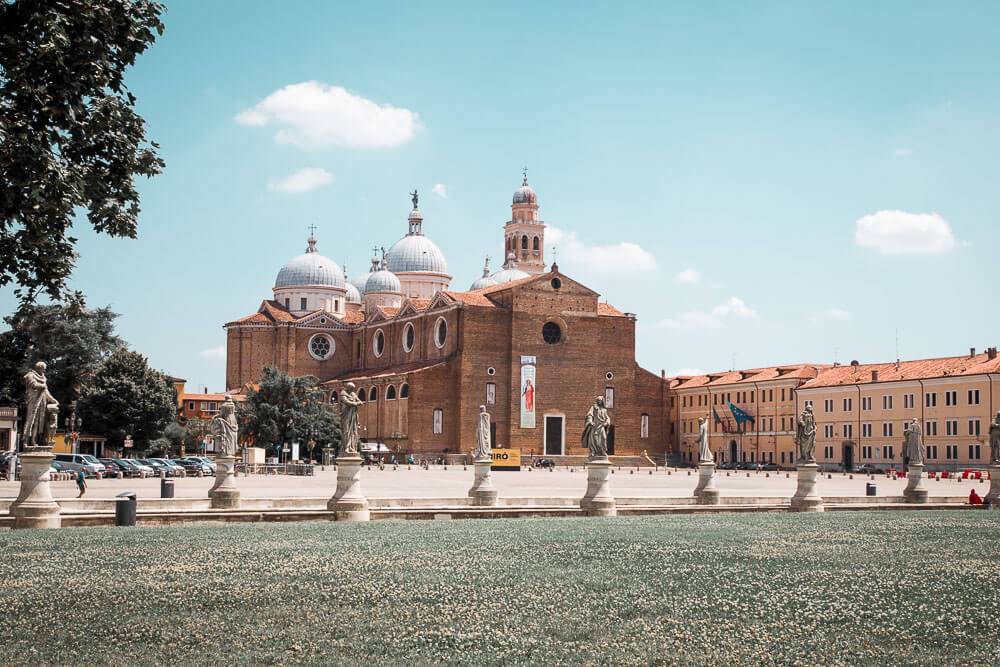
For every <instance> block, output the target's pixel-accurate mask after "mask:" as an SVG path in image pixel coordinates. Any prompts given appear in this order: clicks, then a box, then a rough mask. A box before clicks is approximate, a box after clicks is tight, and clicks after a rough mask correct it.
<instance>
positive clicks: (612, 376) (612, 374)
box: [604, 371, 615, 380]
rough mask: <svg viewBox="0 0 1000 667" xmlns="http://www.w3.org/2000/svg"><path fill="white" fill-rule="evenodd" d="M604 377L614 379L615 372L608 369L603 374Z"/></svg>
mask: <svg viewBox="0 0 1000 667" xmlns="http://www.w3.org/2000/svg"><path fill="white" fill-rule="evenodd" d="M604 377H605V378H607V379H608V380H612V379H614V377H615V374H614V373H612V372H611V371H608V372H607V373H605V374H604Z"/></svg>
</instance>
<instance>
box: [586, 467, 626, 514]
mask: <svg viewBox="0 0 1000 667" xmlns="http://www.w3.org/2000/svg"><path fill="white" fill-rule="evenodd" d="M610 476H611V461H609V460H608V459H606V458H604V459H597V460H594V461H587V493H586V494H584V496H583V498H581V499H580V509H581V510H583V513H584V514H585V515H586V516H616V515H617V514H618V511H617V510H616V509H615V498H614V496H612V495H611V487H610V486H609V485H608V478H609V477H610Z"/></svg>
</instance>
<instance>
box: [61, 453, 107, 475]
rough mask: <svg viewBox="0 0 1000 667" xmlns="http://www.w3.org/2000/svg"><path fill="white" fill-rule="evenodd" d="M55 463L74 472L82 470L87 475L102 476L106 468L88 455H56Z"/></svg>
mask: <svg viewBox="0 0 1000 667" xmlns="http://www.w3.org/2000/svg"><path fill="white" fill-rule="evenodd" d="M56 461H59V463H62V464H63V465H64V466H66V467H67V468H69V469H70V470H72V471H73V472H76V471H77V470H83V471H84V472H86V473H87V474H88V475H104V474H105V473H107V472H108V469H107V467H105V465H104V464H103V463H101V462H100V461H98V460H97V458H96V457H94V456H91V455H90V454H56Z"/></svg>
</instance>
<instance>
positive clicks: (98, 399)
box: [77, 348, 177, 451]
mask: <svg viewBox="0 0 1000 667" xmlns="http://www.w3.org/2000/svg"><path fill="white" fill-rule="evenodd" d="M176 410H177V391H176V390H175V389H174V384H173V382H172V381H171V379H170V378H169V377H168V376H166V375H164V374H163V373H160V372H159V371H155V370H153V369H151V368H150V367H149V364H148V363H147V362H146V357H144V356H142V355H141V354H139V353H138V352H132V351H130V350H127V349H125V348H121V349H119V350H118V351H116V352H114V353H113V354H112V355H111V356H109V357H108V358H107V359H105V360H104V362H103V363H102V364H101V365H100V366H99V367H98V368H97V370H96V372H95V373H94V376H93V377H92V378H90V379H89V381H88V382H87V383H86V384H85V385H84V388H83V391H82V392H81V393H80V400H79V403H78V407H77V412H78V413H79V414H80V417H81V418H82V419H83V422H84V423H85V424H86V425H87V430H88V431H96V432H98V433H103V434H104V435H105V436H107V438H108V441H109V444H111V445H112V446H116V447H120V446H121V445H122V443H123V442H124V440H125V436H126V435H128V434H131V435H132V439H133V440H134V441H135V445H134V446H135V448H136V450H138V451H143V450H146V449H148V448H149V446H150V444H151V443H152V442H153V441H154V440H155V439H157V438H158V437H159V436H160V434H161V433H162V432H163V429H164V428H165V427H166V425H167V424H168V423H170V421H171V420H172V419H173V417H174V414H175V413H176Z"/></svg>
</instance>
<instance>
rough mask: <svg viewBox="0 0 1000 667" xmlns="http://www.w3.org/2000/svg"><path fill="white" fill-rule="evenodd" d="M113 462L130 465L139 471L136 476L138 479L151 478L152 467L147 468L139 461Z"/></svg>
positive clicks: (121, 460) (123, 460)
mask: <svg viewBox="0 0 1000 667" xmlns="http://www.w3.org/2000/svg"><path fill="white" fill-rule="evenodd" d="M115 461H119V462H125V463H126V464H127V465H130V466H132V467H133V468H135V469H137V470H138V471H139V473H140V474H139V475H137V476H138V477H152V476H153V468H152V466H148V465H146V464H145V463H141V462H140V461H139V459H115Z"/></svg>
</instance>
